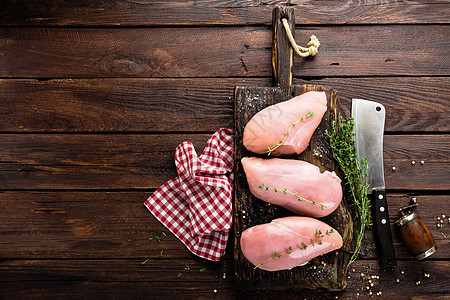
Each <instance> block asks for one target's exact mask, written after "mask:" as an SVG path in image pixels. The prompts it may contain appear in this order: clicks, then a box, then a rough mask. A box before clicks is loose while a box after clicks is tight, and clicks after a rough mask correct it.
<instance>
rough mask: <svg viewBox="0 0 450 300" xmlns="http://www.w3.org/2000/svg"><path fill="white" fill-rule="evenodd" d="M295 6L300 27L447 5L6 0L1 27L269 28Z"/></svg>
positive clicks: (405, 19) (396, 17) (428, 16)
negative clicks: (280, 12)
mask: <svg viewBox="0 0 450 300" xmlns="http://www.w3.org/2000/svg"><path fill="white" fill-rule="evenodd" d="M287 3H288V4H289V5H290V6H294V8H295V12H296V16H295V18H296V20H297V22H299V23H301V24H348V23H352V24H354V23H357V24H380V23H448V22H449V21H450V18H449V15H450V13H449V6H448V2H447V1H440V2H436V1H418V0H416V1H408V2H403V1H402V2H398V1H393V0H390V1H382V2H373V1H357V2H355V1H331V0H328V1H320V4H319V5H318V4H317V3H316V2H314V1H299V0H294V1H280V0H276V1H244V0H233V1H218V0H215V1H208V0H196V1H195V0H194V1H180V0H172V1H130V0H119V1H114V2H111V1H105V0H97V1H77V2H76V3H74V2H73V1H56V0H53V1H23V0H21V1H6V3H4V4H3V5H2V8H0V20H2V21H1V22H0V24H1V25H2V26H5V25H7V26H11V25H12V26H17V25H21V26H23V25H25V26H29V25H32V26H49V25H57V26H105V25H106V26H135V25H139V26H149V25H151V26H155V25H211V24H214V25H237V24H269V23H270V22H271V19H270V17H271V13H272V10H273V9H274V7H276V6H279V5H285V4H287Z"/></svg>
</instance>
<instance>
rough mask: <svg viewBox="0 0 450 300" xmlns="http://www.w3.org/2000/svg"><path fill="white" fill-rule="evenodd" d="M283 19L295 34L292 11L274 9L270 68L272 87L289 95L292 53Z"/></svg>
mask: <svg viewBox="0 0 450 300" xmlns="http://www.w3.org/2000/svg"><path fill="white" fill-rule="evenodd" d="M283 18H285V19H286V20H287V21H288V23H289V28H290V29H291V32H292V35H293V36H294V33H295V17H294V9H293V8H289V7H276V8H275V9H274V10H273V14H272V25H273V27H272V28H273V44H272V67H273V75H274V76H273V79H274V85H275V87H277V88H278V89H280V91H281V93H282V94H285V95H287V96H288V95H290V93H291V85H292V67H293V64H294V62H293V59H294V53H293V49H292V46H291V44H290V42H289V38H288V36H287V34H286V30H285V29H284V27H283V23H282V21H281V19H283ZM294 37H295V36H294Z"/></svg>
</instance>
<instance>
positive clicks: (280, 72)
mask: <svg viewBox="0 0 450 300" xmlns="http://www.w3.org/2000/svg"><path fill="white" fill-rule="evenodd" d="M282 18H286V19H287V20H288V22H289V26H290V28H291V31H292V32H294V31H295V30H294V28H295V21H294V10H293V9H292V8H287V7H280V8H276V9H275V10H274V11H273V30H274V41H273V47H272V65H273V68H274V84H275V86H274V87H241V86H238V87H236V90H235V99H234V108H235V112H234V118H235V127H234V129H235V148H234V149H235V150H234V151H235V153H234V160H235V185H234V187H235V190H234V196H235V197H234V238H235V241H234V268H235V284H236V289H237V290H247V291H251V290H285V289H295V290H301V289H317V288H324V289H326V290H330V291H331V290H332V291H337V290H342V289H344V288H345V287H346V284H347V271H348V262H349V259H350V256H351V250H352V249H353V248H352V242H353V221H352V217H351V212H350V208H349V206H348V204H347V201H346V199H345V197H344V199H343V201H342V203H341V205H340V206H339V207H338V208H337V209H336V211H334V212H333V213H332V214H330V215H329V216H327V217H324V218H321V219H320V220H322V221H324V222H325V223H327V224H329V225H330V226H332V227H334V228H335V229H337V230H338V231H339V233H340V234H341V236H342V237H343V241H344V244H343V247H342V248H341V249H339V250H337V251H333V252H331V253H328V254H325V255H323V256H319V257H316V258H315V259H313V260H311V261H310V262H309V263H308V264H306V265H305V266H302V267H296V268H293V269H292V270H285V271H278V272H268V271H264V270H260V269H254V266H253V265H252V264H251V263H250V262H248V261H247V260H246V259H245V257H244V256H243V254H242V251H241V249H240V244H239V240H240V236H241V233H242V232H243V231H244V230H245V229H247V228H250V227H252V226H255V225H258V224H263V223H269V222H271V221H272V220H273V219H276V218H279V217H285V216H293V215H296V214H295V213H293V212H291V211H288V210H286V209H284V208H282V207H279V206H276V205H270V204H268V203H266V202H264V201H262V200H259V199H257V198H256V197H254V196H253V195H252V194H251V192H250V190H249V188H248V184H247V180H246V177H245V173H244V171H243V168H242V165H241V158H243V157H246V156H257V157H262V158H268V156H267V155H258V154H255V153H252V152H250V151H248V150H247V149H246V148H245V147H244V146H243V143H242V137H243V132H244V127H245V125H246V124H247V122H248V121H249V120H250V119H251V118H252V117H253V116H254V115H255V114H256V113H257V112H259V111H261V110H262V109H264V108H266V107H268V106H270V105H273V104H276V103H279V102H282V101H286V100H288V99H291V98H292V97H294V96H297V95H300V94H302V93H305V92H307V91H324V92H325V93H326V95H327V99H328V110H327V112H326V113H325V115H324V116H323V119H322V122H321V123H320V125H319V127H318V128H317V129H316V131H315V133H314V135H313V136H312V138H311V142H310V144H309V146H308V148H307V149H306V150H305V151H304V152H303V153H301V154H300V155H289V156H283V157H284V158H289V159H301V160H305V161H308V162H310V163H312V164H315V165H316V166H318V167H319V168H320V169H321V171H324V170H329V171H335V172H336V173H337V174H338V176H339V177H340V178H341V179H343V178H344V176H343V174H342V172H341V170H340V169H339V167H338V164H337V162H336V161H335V160H334V159H333V157H332V152H331V149H330V148H329V144H328V141H327V139H326V137H325V136H324V131H325V130H326V129H328V130H330V128H331V122H332V121H333V120H336V121H338V120H339V116H341V115H343V114H344V113H343V111H342V109H341V107H340V105H339V95H338V92H337V91H334V90H332V89H329V88H326V87H323V86H318V85H302V86H299V85H292V66H293V50H292V47H291V45H290V44H289V41H288V38H287V35H286V32H285V29H284V27H283V25H282V23H281V19H282ZM280 130H282V129H280ZM344 194H345V191H344Z"/></svg>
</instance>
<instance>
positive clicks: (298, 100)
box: [243, 92, 327, 156]
mask: <svg viewBox="0 0 450 300" xmlns="http://www.w3.org/2000/svg"><path fill="white" fill-rule="evenodd" d="M326 110H327V97H326V95H325V93H324V92H307V93H304V94H302V95H300V96H297V97H294V98H292V99H290V100H288V101H285V102H281V103H278V104H275V105H272V106H269V107H266V108H265V109H263V110H261V111H260V112H258V113H257V114H255V115H254V116H253V118H251V119H250V121H249V122H248V123H247V125H246V126H245V129H244V137H243V143H244V146H245V147H246V148H247V149H248V150H250V151H252V152H255V153H259V154H264V153H268V152H269V151H268V147H276V149H275V150H273V151H272V152H271V153H270V155H273V156H278V155H282V154H291V153H297V154H299V153H301V152H303V151H304V150H305V149H306V147H307V146H308V144H309V141H310V139H311V136H312V135H313V133H314V131H315V130H316V128H317V126H319V123H320V121H321V120H322V117H323V114H324V113H325V111H326ZM301 118H303V120H301ZM299 120H300V121H299ZM297 121H298V122H297ZM296 122H297V123H296ZM294 123H296V124H295V126H294V127H292V124H294ZM285 134H287V136H286V135H285ZM285 137H286V139H285V140H284V141H283V143H282V145H280V146H278V147H277V144H278V143H280V141H282V140H283V139H284V138H285Z"/></svg>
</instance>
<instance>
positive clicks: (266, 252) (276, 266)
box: [240, 217, 342, 271]
mask: <svg viewBox="0 0 450 300" xmlns="http://www.w3.org/2000/svg"><path fill="white" fill-rule="evenodd" d="M240 241H241V250H242V253H243V254H244V256H245V257H246V258H247V259H248V260H249V261H250V262H251V263H252V264H253V265H255V266H256V267H258V268H260V269H262V270H266V271H279V270H289V269H292V268H294V267H297V266H301V265H304V264H306V263H307V262H308V261H310V260H311V259H313V258H314V257H316V256H319V255H322V254H325V253H328V252H330V251H333V250H336V249H339V248H341V247H342V237H341V235H340V234H339V232H337V231H336V229H333V228H332V227H331V226H329V225H327V224H325V223H323V222H321V221H319V220H316V219H314V218H309V217H286V218H280V219H275V220H273V221H272V222H271V223H267V224H262V225H257V226H254V227H251V228H249V229H247V230H245V231H244V232H242V235H241V239H240Z"/></svg>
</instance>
